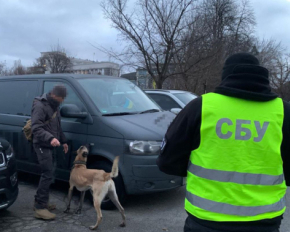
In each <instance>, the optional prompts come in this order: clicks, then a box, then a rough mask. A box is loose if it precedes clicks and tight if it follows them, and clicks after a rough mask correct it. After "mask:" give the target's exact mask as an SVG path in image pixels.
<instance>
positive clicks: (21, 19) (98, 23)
mask: <svg viewBox="0 0 290 232" xmlns="http://www.w3.org/2000/svg"><path fill="white" fill-rule="evenodd" d="M100 1H101V0H82V1H80V0H73V1H69V0H45V1H35V0H0V62H4V61H6V63H7V65H8V66H11V65H12V64H13V62H14V60H18V59H21V61H22V64H23V65H25V66H29V65H32V64H33V62H34V60H35V59H36V58H38V57H39V56H40V52H42V51H49V50H50V47H51V45H55V44H57V43H58V41H59V43H60V44H61V45H62V46H64V47H65V48H66V49H67V50H68V51H69V55H71V56H74V57H78V58H83V59H95V60H98V61H102V60H107V57H106V56H105V55H104V54H102V53H100V52H99V51H98V50H96V49H95V48H93V47H92V46H91V45H90V43H94V44H100V45H102V46H105V47H108V48H109V47H115V46H119V45H117V44H118V43H117V32H116V31H115V30H114V29H113V28H111V27H110V22H108V21H107V20H106V19H104V17H103V13H102V10H101V7H100V5H99V3H100ZM251 4H252V6H253V8H254V10H255V14H256V20H257V27H256V30H257V34H258V35H259V36H260V37H264V38H273V39H276V40H278V41H281V42H282V43H283V45H285V46H287V47H288V50H289V52H290V0H251ZM89 42H90V43H89ZM94 53H95V55H94Z"/></svg>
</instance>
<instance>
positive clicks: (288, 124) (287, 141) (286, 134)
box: [281, 102, 290, 186]
mask: <svg viewBox="0 0 290 232" xmlns="http://www.w3.org/2000/svg"><path fill="white" fill-rule="evenodd" d="M281 155H282V159H283V169H284V176H285V181H286V185H287V186H290V104H289V103H288V102H284V122H283V141H282V145H281Z"/></svg>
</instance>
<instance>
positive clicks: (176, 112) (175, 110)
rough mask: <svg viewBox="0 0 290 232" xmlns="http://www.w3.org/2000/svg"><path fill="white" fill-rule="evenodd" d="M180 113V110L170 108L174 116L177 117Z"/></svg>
mask: <svg viewBox="0 0 290 232" xmlns="http://www.w3.org/2000/svg"><path fill="white" fill-rule="evenodd" d="M180 111H181V109H180V108H172V109H171V110H170V112H171V113H174V114H176V115H177V114H178V113H179V112H180Z"/></svg>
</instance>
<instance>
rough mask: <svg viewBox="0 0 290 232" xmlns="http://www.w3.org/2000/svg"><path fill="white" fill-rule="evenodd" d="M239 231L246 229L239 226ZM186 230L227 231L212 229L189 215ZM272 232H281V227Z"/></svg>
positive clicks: (203, 231)
mask: <svg viewBox="0 0 290 232" xmlns="http://www.w3.org/2000/svg"><path fill="white" fill-rule="evenodd" d="M237 231H244V230H243V229H242V228H241V230H238V228H237ZM247 231H248V230H247ZM184 232H227V231H224V230H214V229H211V228H207V227H205V226H203V225H200V224H198V223H197V222H195V221H194V220H191V219H190V218H189V217H188V218H187V219H186V221H185V226H184ZM253 232H256V230H255V231H253ZM269 232H270V231H269ZM271 232H279V229H276V230H273V231H271Z"/></svg>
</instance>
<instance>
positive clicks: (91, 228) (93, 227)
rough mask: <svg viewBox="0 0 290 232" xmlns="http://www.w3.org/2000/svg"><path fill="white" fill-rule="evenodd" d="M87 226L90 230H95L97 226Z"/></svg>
mask: <svg viewBox="0 0 290 232" xmlns="http://www.w3.org/2000/svg"><path fill="white" fill-rule="evenodd" d="M89 228H90V230H96V229H97V228H98V227H97V226H90V227H89Z"/></svg>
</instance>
